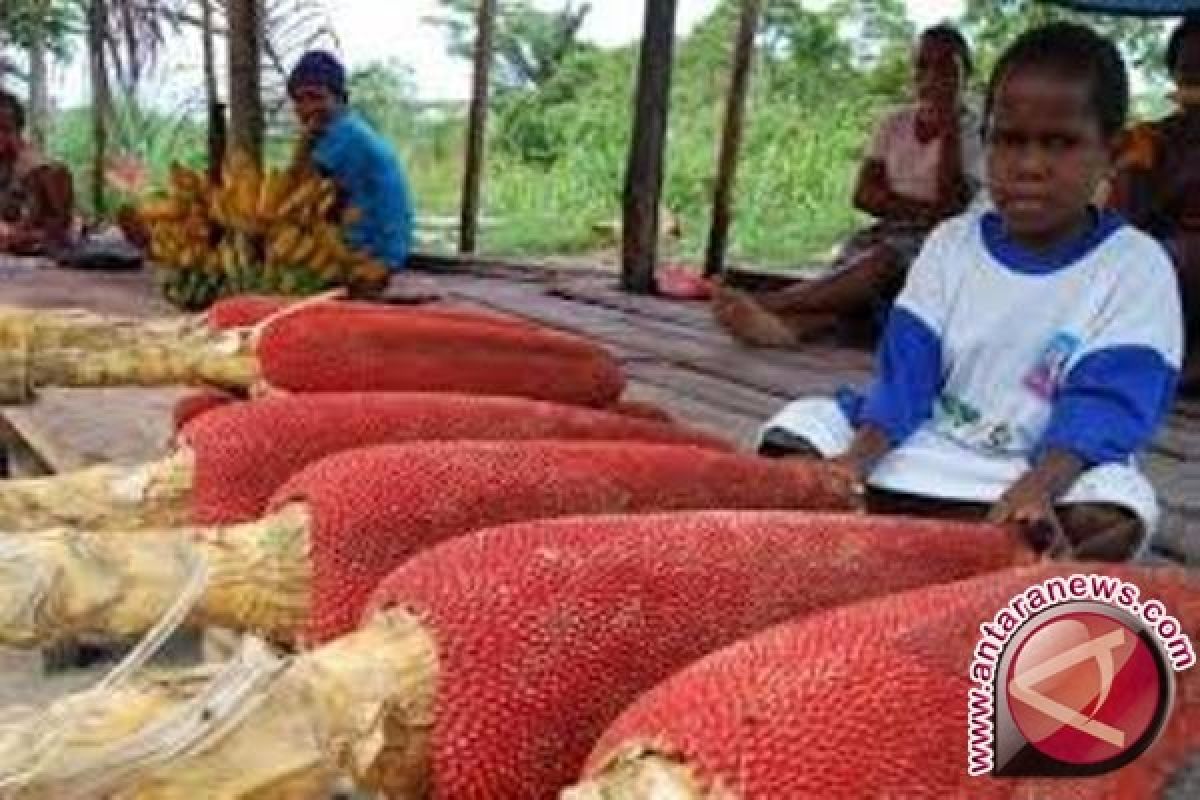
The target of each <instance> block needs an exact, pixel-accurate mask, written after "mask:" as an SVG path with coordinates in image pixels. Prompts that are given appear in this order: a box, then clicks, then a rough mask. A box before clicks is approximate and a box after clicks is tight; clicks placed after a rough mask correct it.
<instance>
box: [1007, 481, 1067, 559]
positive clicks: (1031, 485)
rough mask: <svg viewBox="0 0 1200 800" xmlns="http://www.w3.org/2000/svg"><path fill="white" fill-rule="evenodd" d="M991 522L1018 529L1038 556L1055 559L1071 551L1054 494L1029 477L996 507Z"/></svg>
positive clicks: (1010, 491)
mask: <svg viewBox="0 0 1200 800" xmlns="http://www.w3.org/2000/svg"><path fill="white" fill-rule="evenodd" d="M988 522H993V523H996V524H997V525H1015V526H1016V527H1017V528H1019V529H1020V530H1021V533H1022V534H1023V535H1024V536H1025V538H1026V540H1027V541H1028V543H1029V544H1030V545H1031V546H1032V547H1033V548H1034V549H1035V550H1037V551H1038V552H1046V553H1048V554H1050V555H1055V554H1058V553H1060V552H1063V551H1064V549H1069V547H1070V543H1069V541H1068V539H1067V536H1066V533H1065V532H1064V531H1063V529H1062V524H1061V523H1060V522H1059V520H1058V515H1057V514H1056V513H1055V512H1054V501H1053V500H1052V499H1051V494H1050V492H1049V491H1048V489H1047V488H1046V486H1045V485H1044V484H1043V483H1042V481H1040V480H1038V479H1037V478H1036V477H1031V476H1028V475H1027V476H1026V477H1024V478H1022V479H1021V480H1019V481H1017V482H1016V483H1015V484H1013V485H1012V487H1011V488H1009V490H1008V491H1007V492H1005V493H1004V495H1003V496H1002V497H1001V498H1000V500H999V501H997V503H996V505H994V506H992V510H991V512H990V513H989V514H988Z"/></svg>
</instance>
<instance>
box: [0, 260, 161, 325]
mask: <svg viewBox="0 0 1200 800" xmlns="http://www.w3.org/2000/svg"><path fill="white" fill-rule="evenodd" d="M0 306H19V307H22V308H87V309H90V310H92V311H96V312H98V313H102V314H119V315H123V316H138V317H146V316H164V315H176V314H178V313H179V312H178V310H176V309H175V308H173V307H172V306H171V305H170V304H169V303H168V302H167V301H166V300H165V299H164V298H163V297H162V295H161V293H160V292H158V290H157V289H156V287H155V285H154V281H153V276H152V275H151V273H150V271H149V270H139V271H137V272H89V271H85V270H70V269H60V268H57V267H49V268H34V267H31V266H30V265H29V264H13V263H11V262H8V263H6V262H5V261H4V260H2V259H0Z"/></svg>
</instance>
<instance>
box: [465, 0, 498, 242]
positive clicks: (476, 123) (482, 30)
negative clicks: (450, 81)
mask: <svg viewBox="0 0 1200 800" xmlns="http://www.w3.org/2000/svg"><path fill="white" fill-rule="evenodd" d="M495 21H496V0H479V14H478V20H477V24H476V31H477V33H476V38H475V75H474V81H473V86H472V91H471V114H470V121H469V123H468V125H467V160H466V167H465V169H464V170H463V191H462V209H461V211H462V218H461V220H460V223H459V244H458V250H459V252H460V253H474V252H475V238H476V231H477V228H478V224H479V199H480V194H481V192H480V184H481V182H482V174H483V151H484V146H485V144H486V132H487V113H488V88H489V86H490V83H491V67H492V32H493V30H494V26H495Z"/></svg>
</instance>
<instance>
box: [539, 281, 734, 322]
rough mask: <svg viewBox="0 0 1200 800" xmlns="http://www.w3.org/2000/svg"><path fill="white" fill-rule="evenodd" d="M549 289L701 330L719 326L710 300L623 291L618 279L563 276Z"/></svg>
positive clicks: (568, 297)
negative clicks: (680, 298)
mask: <svg viewBox="0 0 1200 800" xmlns="http://www.w3.org/2000/svg"><path fill="white" fill-rule="evenodd" d="M546 293H547V294H548V295H550V296H551V297H561V298H563V299H566V300H572V301H574V302H576V303H583V304H585V305H594V306H601V307H603V308H611V309H615V310H618V311H626V312H629V313H635V314H641V315H642V316H646V317H650V318H651V319H660V320H663V321H666V322H675V323H678V324H680V325H688V326H690V327H694V328H696V329H697V330H709V331H713V330H716V328H715V323H714V322H713V316H712V311H711V310H710V309H709V307H708V304H707V303H697V302H684V301H681V300H669V299H666V298H661V297H647V296H646V295H637V294H629V293H628V292H622V291H621V290H620V289H619V288H618V287H617V285H616V281H615V280H611V279H607V278H600V279H597V278H571V277H563V278H561V279H559V280H556V281H554V282H553V283H551V285H550V286H548V287H547V289H546Z"/></svg>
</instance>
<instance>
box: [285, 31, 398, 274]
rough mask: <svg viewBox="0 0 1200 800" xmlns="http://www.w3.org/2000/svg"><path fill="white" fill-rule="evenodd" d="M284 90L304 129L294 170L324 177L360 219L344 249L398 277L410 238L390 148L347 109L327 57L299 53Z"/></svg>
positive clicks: (336, 69) (338, 72)
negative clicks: (312, 169) (313, 170)
mask: <svg viewBox="0 0 1200 800" xmlns="http://www.w3.org/2000/svg"><path fill="white" fill-rule="evenodd" d="M287 88H288V95H289V96H290V97H291V100H292V104H293V105H294V107H295V111H296V116H297V117H298V118H299V120H300V124H301V125H302V126H303V127H304V135H305V138H304V141H303V142H302V145H301V148H300V153H301V155H302V158H301V160H300V164H299V166H300V167H301V168H303V167H304V166H305V165H307V164H311V165H312V166H315V167H316V169H317V170H318V171H319V172H321V173H322V174H324V175H326V176H328V177H329V178H330V179H331V180H332V181H333V182H334V183H335V184H336V185H337V188H338V194H339V196H340V197H341V198H342V199H343V200H344V201H345V203H347V204H348V205H349V206H350V207H351V208H353V209H355V210H356V211H357V212H358V214H359V215H360V216H359V219H358V220H357V221H356V222H354V223H353V224H351V226H350V229H349V231H348V233H347V237H346V238H347V242H346V243H347V244H348V245H349V246H350V247H352V248H355V249H361V250H365V251H366V252H368V253H370V254H371V256H373V257H374V258H376V259H377V260H379V261H381V262H383V263H384V264H387V265H388V267H389V268H390V269H391V270H392V271H393V272H399V271H401V270H402V269H403V268H404V266H405V264H406V262H407V260H408V255H409V250H410V248H411V247H412V238H413V208H412V201H411V197H410V193H409V186H408V179H407V177H406V176H405V174H404V170H403V168H402V167H401V165H400V162H399V160H398V159H397V158H396V154H395V153H394V152H393V151H392V147H391V145H390V144H388V143H387V142H386V141H384V140H383V139H382V138H381V137H380V136H379V135H378V134H377V133H375V131H373V130H371V128H370V127H369V126H368V125H367V123H366V121H365V120H364V119H363V118H362V117H361V116H359V115H358V114H357V113H355V112H353V111H351V110H350V109H349V108H347V106H346V103H347V101H348V100H349V95H348V93H347V89H346V71H345V68H344V67H343V66H342V65H341V63H340V62H339V61H338V60H337V59H336V58H334V57H333V56H332V55H330V54H329V53H325V52H323V51H319V50H317V51H312V52H309V53H305V54H304V56H303V57H302V58H301V59H300V61H299V63H298V64H297V65H296V67H295V69H293V70H292V73H291V75H290V76H289V78H288V87H287Z"/></svg>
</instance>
